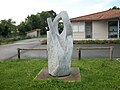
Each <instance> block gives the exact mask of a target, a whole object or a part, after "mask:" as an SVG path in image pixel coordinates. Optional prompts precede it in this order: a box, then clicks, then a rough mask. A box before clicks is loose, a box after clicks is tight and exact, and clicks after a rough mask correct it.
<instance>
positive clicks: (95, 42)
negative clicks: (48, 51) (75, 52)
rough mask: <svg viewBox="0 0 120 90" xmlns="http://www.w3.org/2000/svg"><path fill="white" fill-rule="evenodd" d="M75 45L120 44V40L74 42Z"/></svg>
mask: <svg viewBox="0 0 120 90" xmlns="http://www.w3.org/2000/svg"><path fill="white" fill-rule="evenodd" d="M73 43H74V44H120V39H119V40H74V41H73Z"/></svg>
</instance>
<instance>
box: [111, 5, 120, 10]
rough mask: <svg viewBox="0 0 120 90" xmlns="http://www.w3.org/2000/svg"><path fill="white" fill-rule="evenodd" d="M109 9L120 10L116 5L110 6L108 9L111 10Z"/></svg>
mask: <svg viewBox="0 0 120 90" xmlns="http://www.w3.org/2000/svg"><path fill="white" fill-rule="evenodd" d="M111 9H117V10H120V8H119V7H117V6H114V7H112V8H110V10H111Z"/></svg>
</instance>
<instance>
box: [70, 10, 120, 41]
mask: <svg viewBox="0 0 120 90" xmlns="http://www.w3.org/2000/svg"><path fill="white" fill-rule="evenodd" d="M71 22H72V26H73V38H74V40H80V39H93V40H104V39H120V10H115V9H114V10H107V11H103V12H98V13H94V14H89V15H85V16H80V17H75V18H72V19H71Z"/></svg>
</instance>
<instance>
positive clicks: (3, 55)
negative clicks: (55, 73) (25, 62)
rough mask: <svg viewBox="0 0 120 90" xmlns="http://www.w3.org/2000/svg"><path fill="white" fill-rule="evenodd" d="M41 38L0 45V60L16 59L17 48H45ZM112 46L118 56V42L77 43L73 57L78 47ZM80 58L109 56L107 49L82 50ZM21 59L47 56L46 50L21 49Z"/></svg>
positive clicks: (119, 46) (119, 52)
mask: <svg viewBox="0 0 120 90" xmlns="http://www.w3.org/2000/svg"><path fill="white" fill-rule="evenodd" d="M41 40H43V39H40V38H34V39H27V40H21V41H17V42H15V43H13V44H7V45H0V60H10V59H17V48H47V45H41V44H40V41H41ZM107 46H114V51H113V57H114V58H118V57H119V58H120V44H79V45H74V48H73V55H72V57H73V58H77V57H78V51H77V48H78V47H107ZM81 53H82V54H81V56H82V58H109V50H82V52H81ZM21 58H22V59H31V58H47V52H46V51H39V50H37V51H36V50H32V51H22V52H21Z"/></svg>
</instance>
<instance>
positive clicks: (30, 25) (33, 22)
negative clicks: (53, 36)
mask: <svg viewBox="0 0 120 90" xmlns="http://www.w3.org/2000/svg"><path fill="white" fill-rule="evenodd" d="M55 16H56V13H55V12H54V11H53V10H51V11H42V12H41V13H37V14H36V15H34V14H32V15H30V16H28V17H27V18H26V19H25V22H21V23H20V25H18V30H19V34H20V35H22V34H23V35H25V34H26V32H28V31H30V30H33V29H41V35H44V34H46V31H47V30H48V24H47V18H48V17H51V18H52V19H54V18H55Z"/></svg>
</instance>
